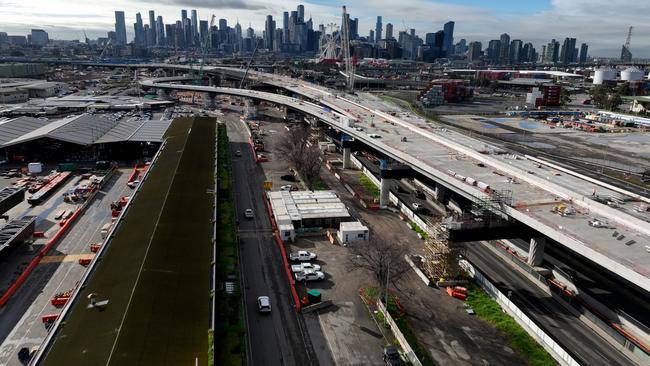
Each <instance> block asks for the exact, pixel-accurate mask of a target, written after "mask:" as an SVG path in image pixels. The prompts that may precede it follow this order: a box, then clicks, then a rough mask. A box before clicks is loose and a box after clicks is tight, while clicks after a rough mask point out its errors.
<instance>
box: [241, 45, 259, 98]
mask: <svg viewBox="0 0 650 366" xmlns="http://www.w3.org/2000/svg"><path fill="white" fill-rule="evenodd" d="M258 44H259V40H258V39H257V38H255V48H253V53H252V54H251V58H250V59H249V60H248V64H247V65H246V71H244V76H242V78H241V81H240V82H239V89H243V88H244V80H246V76H248V70H249V69H250V68H251V64H252V63H253V59H254V58H255V54H256V53H257V45H258Z"/></svg>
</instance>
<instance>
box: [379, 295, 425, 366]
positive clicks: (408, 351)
mask: <svg viewBox="0 0 650 366" xmlns="http://www.w3.org/2000/svg"><path fill="white" fill-rule="evenodd" d="M377 309H379V311H380V312H381V314H382V315H383V316H384V319H386V322H388V326H389V327H390V330H391V331H392V332H393V334H394V335H395V338H397V341H398V342H399V345H400V347H402V349H403V350H404V354H405V355H406V358H407V359H408V360H409V362H411V364H412V365H413V366H422V362H420V359H418V356H416V354H415V351H413V348H411V345H410V344H409V342H407V341H406V337H404V334H402V331H401V330H399V327H398V326H397V323H395V321H394V320H393V317H392V316H390V314H389V313H388V310H386V307H385V306H384V304H383V303H382V302H381V301H377Z"/></svg>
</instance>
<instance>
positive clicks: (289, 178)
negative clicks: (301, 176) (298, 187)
mask: <svg viewBox="0 0 650 366" xmlns="http://www.w3.org/2000/svg"><path fill="white" fill-rule="evenodd" d="M280 179H282V180H286V181H287V182H295V181H296V177H295V176H294V175H293V174H285V175H283V176H281V177H280Z"/></svg>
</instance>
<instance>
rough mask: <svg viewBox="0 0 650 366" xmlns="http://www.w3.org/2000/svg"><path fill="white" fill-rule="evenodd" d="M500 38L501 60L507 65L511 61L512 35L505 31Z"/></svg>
mask: <svg viewBox="0 0 650 366" xmlns="http://www.w3.org/2000/svg"><path fill="white" fill-rule="evenodd" d="M499 40H500V42H501V49H500V51H499V62H501V64H503V65H507V64H509V63H510V60H509V58H510V35H508V33H503V34H502V35H501V37H499Z"/></svg>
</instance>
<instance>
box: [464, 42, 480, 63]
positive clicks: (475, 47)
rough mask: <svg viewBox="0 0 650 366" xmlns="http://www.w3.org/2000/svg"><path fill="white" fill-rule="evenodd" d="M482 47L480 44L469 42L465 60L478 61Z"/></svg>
mask: <svg viewBox="0 0 650 366" xmlns="http://www.w3.org/2000/svg"><path fill="white" fill-rule="evenodd" d="M482 46H483V45H482V44H481V42H470V43H469V50H468V51H467V60H468V61H478V60H479V58H480V57H481V47H482Z"/></svg>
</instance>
